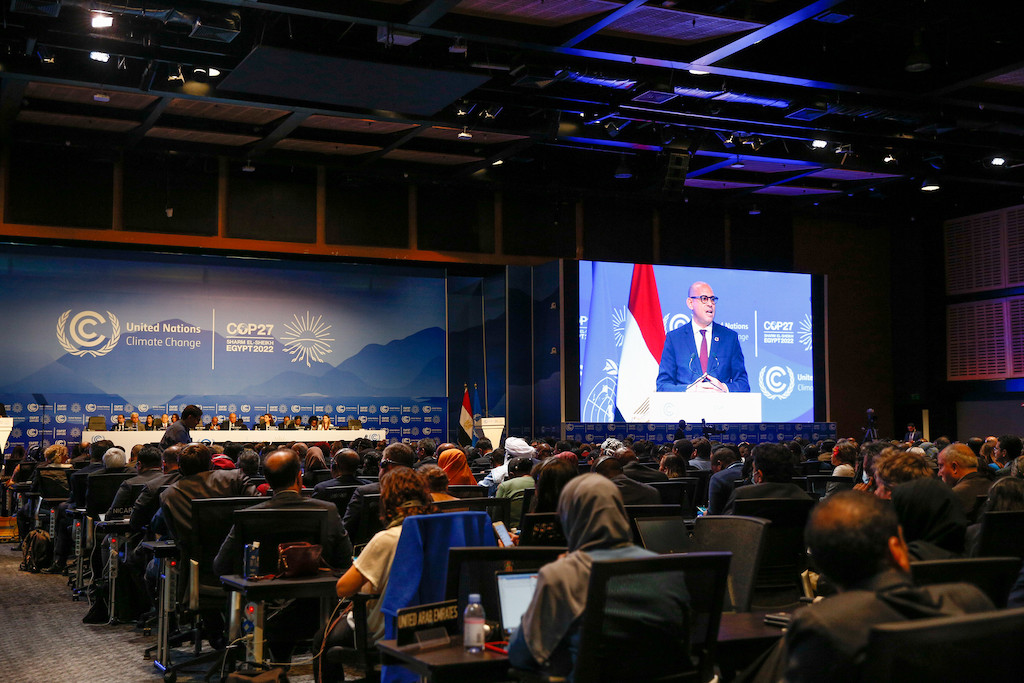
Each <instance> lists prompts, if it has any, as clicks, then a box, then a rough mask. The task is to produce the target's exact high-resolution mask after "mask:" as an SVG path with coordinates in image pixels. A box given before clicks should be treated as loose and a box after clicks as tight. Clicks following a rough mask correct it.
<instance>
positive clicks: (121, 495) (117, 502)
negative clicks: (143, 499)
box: [107, 444, 161, 519]
mask: <svg viewBox="0 0 1024 683" xmlns="http://www.w3.org/2000/svg"><path fill="white" fill-rule="evenodd" d="M160 459H161V458H160V449H159V448H157V447H156V446H154V445H153V444H147V445H145V446H143V447H142V450H140V451H139V459H138V461H136V463H135V469H136V471H137V472H138V474H136V475H135V476H134V477H132V478H131V479H125V480H124V481H123V482H121V486H120V487H118V489H117V493H116V494H114V500H113V502H111V503H110V508H109V509H108V510H107V519H121V518H123V517H125V516H126V515H130V514H131V510H132V508H133V506H134V504H135V500H136V499H137V498H138V496H132V487H133V486H138V485H140V484H142V485H145V484H148V483H150V482H151V481H153V479H154V478H156V477H159V476H160V474H161V472H160ZM136 490H137V489H136Z"/></svg>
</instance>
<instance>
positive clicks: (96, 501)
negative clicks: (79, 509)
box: [85, 472, 136, 518]
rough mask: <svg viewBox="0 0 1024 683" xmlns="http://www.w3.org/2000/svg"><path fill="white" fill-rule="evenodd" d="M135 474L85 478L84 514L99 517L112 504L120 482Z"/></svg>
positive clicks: (94, 475) (100, 475) (98, 475)
mask: <svg viewBox="0 0 1024 683" xmlns="http://www.w3.org/2000/svg"><path fill="white" fill-rule="evenodd" d="M135 474H136V473H135V472H119V473H117V474H93V475H91V476H87V478H86V493H85V514H86V515H88V516H89V517H97V518H98V517H99V516H100V515H101V514H103V513H105V512H106V511H107V509H108V508H109V507H110V504H111V503H113V502H114V496H115V495H117V489H119V488H120V487H121V482H123V481H125V480H126V479H131V478H132V477H134V476H135Z"/></svg>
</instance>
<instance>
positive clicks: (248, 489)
mask: <svg viewBox="0 0 1024 683" xmlns="http://www.w3.org/2000/svg"><path fill="white" fill-rule="evenodd" d="M182 419H184V418H182ZM212 458H213V453H212V452H211V451H210V449H209V447H207V446H204V445H203V444H198V443H193V444H189V445H188V446H185V448H183V449H182V451H181V453H180V454H179V456H178V469H180V470H181V479H179V480H178V481H176V482H174V483H173V484H171V486H170V487H169V488H168V489H167V490H166V491H164V492H163V493H161V494H160V509H161V510H162V511H163V514H164V517H165V518H166V519H167V522H168V523H169V524H170V526H171V533H172V534H173V535H174V538H175V540H177V541H178V542H179V544H182V545H184V544H185V543H186V541H185V539H190V538H191V537H192V501H193V500H195V499H196V498H227V497H231V496H255V495H256V487H255V486H254V485H253V484H252V483H251V482H250V481H249V477H248V476H246V475H245V473H244V472H242V470H238V469H234V470H211V469H210V461H211V460H212ZM188 555H189V556H191V553H188Z"/></svg>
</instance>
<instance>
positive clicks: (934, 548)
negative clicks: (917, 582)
mask: <svg viewBox="0 0 1024 683" xmlns="http://www.w3.org/2000/svg"><path fill="white" fill-rule="evenodd" d="M892 504H893V506H894V507H895V508H896V516H897V517H899V520H900V527H902V529H903V538H904V540H906V542H907V549H908V550H909V551H910V558H911V560H945V559H950V558H954V557H960V556H961V555H962V554H963V552H964V536H965V534H966V533H967V516H966V515H965V514H964V511H963V508H962V507H961V505H960V501H959V500H958V499H957V497H956V496H955V495H953V492H952V490H950V488H949V486H948V485H946V484H945V483H943V482H942V481H940V480H938V479H933V478H927V479H914V480H913V481H908V482H906V483H903V484H899V485H898V486H895V487H893V489H892Z"/></svg>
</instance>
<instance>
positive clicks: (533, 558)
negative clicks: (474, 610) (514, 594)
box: [444, 545, 566, 619]
mask: <svg viewBox="0 0 1024 683" xmlns="http://www.w3.org/2000/svg"><path fill="white" fill-rule="evenodd" d="M564 552H566V548H564V547H563V548H559V547H555V546H547V547H543V546H533V547H527V546H522V545H519V546H516V547H514V548H500V547H476V548H452V549H450V550H449V551H448V576H447V580H446V582H445V591H444V592H445V599H446V600H456V599H457V600H458V601H459V616H460V617H461V616H462V613H463V612H464V611H465V609H466V605H467V604H469V596H470V594H471V593H478V594H479V595H480V604H482V605H483V606H484V612H486V613H487V615H488V616H489V618H491V619H497V617H498V604H499V603H498V586H497V581H496V580H495V574H497V573H498V572H502V571H517V572H518V571H534V570H539V569H540V568H541V567H543V566H544V565H546V564H548V563H549V562H554V561H555V560H557V559H558V556H559V555H560V554H562V553H564Z"/></svg>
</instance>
